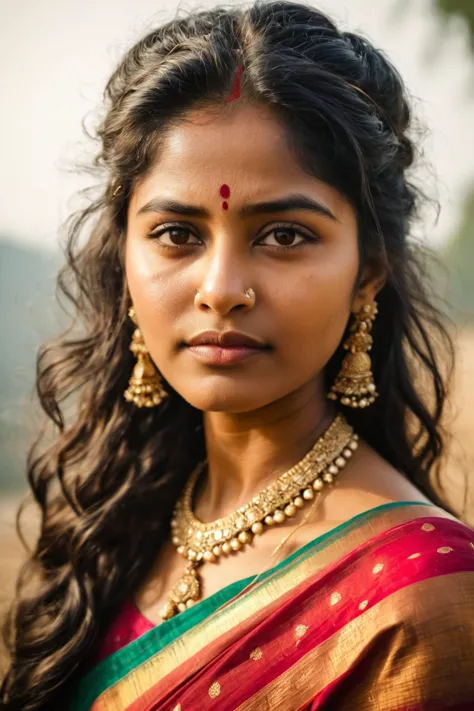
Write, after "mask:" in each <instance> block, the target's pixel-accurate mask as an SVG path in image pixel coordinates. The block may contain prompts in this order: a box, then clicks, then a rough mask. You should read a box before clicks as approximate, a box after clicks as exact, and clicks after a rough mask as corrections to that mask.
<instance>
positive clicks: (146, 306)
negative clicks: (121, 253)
mask: <svg viewBox="0 0 474 711" xmlns="http://www.w3.org/2000/svg"><path fill="white" fill-rule="evenodd" d="M125 273H126V278H127V285H128V290H129V292H130V298H131V301H132V302H133V304H134V306H135V310H136V313H137V317H138V322H139V324H140V330H141V332H142V335H143V338H144V340H145V343H146V345H147V347H148V349H149V351H150V352H151V353H152V355H153V356H155V355H156V356H157V357H158V356H159V351H160V346H161V347H163V345H164V343H165V340H166V339H164V338H163V335H164V334H165V333H167V332H168V331H169V329H170V327H171V326H172V324H173V322H174V321H175V320H176V318H177V316H178V314H179V313H180V311H181V310H182V304H181V303H180V301H179V299H180V295H181V294H183V293H184V290H183V289H182V288H181V285H180V283H179V282H180V275H179V274H177V273H176V272H174V273H173V274H171V273H170V272H169V270H167V269H166V268H163V262H162V261H159V260H158V259H157V258H156V255H154V254H153V249H152V248H151V249H150V245H147V244H144V245H142V244H140V243H134V242H133V240H130V241H129V242H128V243H127V245H126V249H125Z"/></svg>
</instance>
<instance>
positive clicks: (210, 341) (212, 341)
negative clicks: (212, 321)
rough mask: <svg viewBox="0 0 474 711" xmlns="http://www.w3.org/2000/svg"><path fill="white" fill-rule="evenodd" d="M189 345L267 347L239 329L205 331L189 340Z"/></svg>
mask: <svg viewBox="0 0 474 711" xmlns="http://www.w3.org/2000/svg"><path fill="white" fill-rule="evenodd" d="M186 345H188V346H201V345H213V346H220V347H221V348H231V347H232V346H245V347H247V348H260V349H265V348H268V346H267V345H266V344H265V343H262V342H261V341H259V340H257V339H256V338H253V337H252V336H249V335H248V334H246V333H239V332H238V331H203V332H202V333H198V334H197V335H196V336H193V337H192V338H190V339H189V341H187V343H186Z"/></svg>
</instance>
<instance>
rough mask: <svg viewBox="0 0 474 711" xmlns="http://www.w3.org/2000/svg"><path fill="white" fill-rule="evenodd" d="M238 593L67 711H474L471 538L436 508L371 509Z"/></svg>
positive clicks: (94, 676)
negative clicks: (466, 710)
mask: <svg viewBox="0 0 474 711" xmlns="http://www.w3.org/2000/svg"><path fill="white" fill-rule="evenodd" d="M251 580H252V576H250V577H249V578H246V579H244V580H243V581H239V582H238V583H234V584H232V585H231V586H227V587H226V588H224V589H223V590H222V591H220V593H221V594H220V595H219V594H216V595H215V596H211V597H210V598H208V599H207V600H203V601H201V602H200V603H198V604H197V605H195V606H194V607H193V608H190V609H189V610H187V611H186V612H184V613H181V615H178V616H177V617H176V618H171V620H169V621H168V622H173V621H174V622H173V624H172V625H168V626H166V625H167V623H163V624H162V625H159V626H158V627H157V628H155V629H152V630H150V631H149V632H147V633H146V634H144V635H143V636H142V637H140V638H139V639H137V640H135V641H134V642H132V643H130V644H129V645H127V646H126V647H124V648H123V649H122V650H119V651H118V652H116V653H115V654H112V655H111V657H109V658H108V659H105V660H104V661H103V662H101V663H100V664H98V665H97V667H96V669H93V670H92V671H91V672H90V673H89V674H88V675H87V676H86V677H85V678H84V679H83V681H82V682H81V683H80V684H79V687H78V688H77V689H76V691H75V694H74V700H73V701H72V704H71V706H70V709H71V711H72V710H74V711H86V709H92V710H93V711H104V710H105V709H106V710H107V711H152V710H158V709H159V710H160V711H165V710H166V711H188V710H190V709H196V708H199V709H200V711H207V709H211V708H212V709H219V710H222V711H225V710H227V709H228V710H229V711H230V710H232V711H236V710H238V711H250V710H253V709H255V710H257V709H258V710H259V711H260V710H261V709H272V710H275V711H278V710H279V709H280V710H281V711H283V710H284V711H292V710H295V711H296V710H297V709H298V710H299V709H304V710H307V711H316V709H318V710H319V709H341V710H342V711H345V709H351V710H352V709H354V710H355V711H357V709H369V710H370V711H372V710H373V711H375V710H377V711H379V710H380V711H381V710H382V709H387V711H388V710H390V711H396V710H397V709H402V708H403V709H409V708H413V709H418V708H420V709H422V708H423V709H425V708H426V709H434V708H436V706H437V705H439V708H440V709H445V708H446V709H447V708H451V707H453V708H454V705H455V704H457V705H458V707H459V708H462V704H466V703H468V704H469V703H472V708H474V650H473V649H472V648H471V645H474V619H473V618H474V615H473V612H474V532H473V531H472V530H471V529H469V528H468V527H467V526H464V525H463V524H462V523H461V522H459V521H457V519H455V518H454V517H453V516H451V515H450V514H449V513H447V512H445V511H444V510H443V509H441V508H439V507H437V506H434V505H429V504H424V503H421V502H396V503H393V504H384V505H382V506H379V507H376V508H375V509H372V510H371V511H368V512H366V513H365V514H361V515H360V516H357V517H355V518H353V519H351V520H350V521H348V522H347V523H345V524H343V525H342V526H338V527H337V528H335V529H333V531H331V532H329V533H328V534H325V535H324V536H320V537H318V538H317V539H315V540H314V541H311V542H310V543H309V544H307V545H305V546H303V547H302V548H301V549H299V550H298V551H296V552H295V553H293V554H292V555H291V556H288V557H287V558H285V559H284V560H283V561H282V562H281V563H279V564H278V565H277V566H275V567H274V568H271V569H270V570H269V571H267V572H266V574H264V576H263V577H260V579H259V582H257V584H256V585H255V586H254V587H251V588H250V589H246V590H245V589H244V588H246V587H247V583H248V582H249V581H251ZM242 590H244V592H243V594H240V593H241V591H242ZM205 603H206V604H205ZM188 613H189V614H188ZM191 613H192V614H191ZM469 613H470V614H469ZM468 650H469V651H468ZM440 704H441V705H440ZM443 704H444V705H443ZM448 704H451V705H452V706H449V705H448Z"/></svg>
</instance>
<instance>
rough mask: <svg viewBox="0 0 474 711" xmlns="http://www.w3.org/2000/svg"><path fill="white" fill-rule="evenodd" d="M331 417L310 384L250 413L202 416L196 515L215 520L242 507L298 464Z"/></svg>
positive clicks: (330, 409)
mask: <svg viewBox="0 0 474 711" xmlns="http://www.w3.org/2000/svg"><path fill="white" fill-rule="evenodd" d="M315 390H316V392H315ZM335 415H336V409H335V407H334V405H333V404H332V403H329V402H328V400H327V399H326V397H325V394H324V391H323V390H322V389H321V386H320V385H319V384H318V386H317V387H315V385H314V383H313V384H312V386H311V387H309V386H306V387H305V388H304V389H300V390H298V391H295V392H293V393H291V394H290V395H288V396H286V397H285V398H283V399H281V400H279V401H277V402H275V403H271V405H268V406H266V407H264V408H261V409H259V410H254V411H252V412H245V413H237V414H236V413H223V412H206V413H204V432H205V441H206V452H207V461H208V467H207V472H206V473H205V474H203V475H202V477H199V480H200V483H199V484H198V486H197V490H196V495H195V499H194V505H193V510H194V513H195V515H196V516H197V517H198V518H199V519H200V520H201V521H204V522H209V521H215V520H216V519H218V518H222V517H223V516H227V515H228V514H230V513H232V512H233V511H235V510H236V509H237V508H239V507H240V506H243V505H244V504H246V503H247V502H248V501H250V500H251V499H252V498H253V497H254V496H255V495H256V494H257V493H259V492H260V491H261V490H262V489H263V488H265V487H266V486H268V485H269V484H271V483H272V482H274V481H275V480H276V479H277V478H278V477H279V476H280V475H281V474H283V473H284V472H285V471H288V469H290V468H291V467H292V466H294V465H295V464H297V463H298V462H299V461H300V460H301V459H302V458H303V457H304V456H305V454H306V453H307V452H308V451H309V450H310V449H311V447H312V446H313V445H314V443H315V442H316V440H317V439H318V438H319V437H320V436H321V435H322V434H323V432H324V431H325V430H326V429H327V428H328V426H329V425H330V424H331V422H332V420H333V419H334V417H335Z"/></svg>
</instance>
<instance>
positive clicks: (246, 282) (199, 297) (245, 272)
mask: <svg viewBox="0 0 474 711" xmlns="http://www.w3.org/2000/svg"><path fill="white" fill-rule="evenodd" d="M235 252H236V250H235V248H233V247H232V245H230V244H229V241H228V240H227V244H226V245H225V246H224V247H223V248H222V247H221V248H218V247H216V248H215V249H214V250H213V253H212V254H209V258H208V261H207V262H204V264H205V268H204V274H203V277H202V279H201V280H200V283H199V285H198V287H197V291H196V296H195V305H196V306H197V308H199V309H202V310H212V311H214V312H215V313H217V314H219V315H225V314H226V313H228V312H229V311H231V310H232V309H234V308H247V309H251V308H253V305H254V303H255V292H254V290H253V284H252V276H251V271H250V268H249V267H248V266H246V264H247V262H245V260H242V259H240V258H239V257H238V255H236V253H235ZM250 287H252V288H250Z"/></svg>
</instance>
